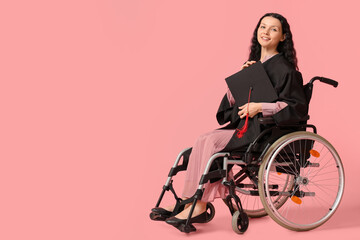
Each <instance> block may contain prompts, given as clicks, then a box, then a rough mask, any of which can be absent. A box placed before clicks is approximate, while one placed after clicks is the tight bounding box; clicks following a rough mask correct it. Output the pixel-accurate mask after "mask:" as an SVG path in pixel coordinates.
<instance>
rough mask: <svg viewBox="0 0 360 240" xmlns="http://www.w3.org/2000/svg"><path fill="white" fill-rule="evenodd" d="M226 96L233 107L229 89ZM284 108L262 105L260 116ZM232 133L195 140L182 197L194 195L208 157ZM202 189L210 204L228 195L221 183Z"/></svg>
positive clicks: (279, 104) (222, 131)
mask: <svg viewBox="0 0 360 240" xmlns="http://www.w3.org/2000/svg"><path fill="white" fill-rule="evenodd" d="M267 59H269V58H267ZM267 59H266V60H267ZM226 94H227V98H228V100H229V103H230V106H233V105H234V103H235V100H234V98H233V97H232V95H231V93H230V90H229V89H228V91H227V93H226ZM286 106H287V103H285V102H276V103H262V114H263V116H264V117H266V116H271V115H273V114H275V113H277V112H279V111H280V110H281V109H283V108H284V107H286ZM234 131H235V130H234V129H220V130H213V131H211V132H208V133H205V134H202V135H201V136H200V137H199V138H198V139H197V140H196V142H195V144H194V145H193V149H192V152H191V154H190V158H189V163H188V167H187V171H186V177H185V184H184V190H183V193H182V197H184V198H190V197H192V196H193V195H194V194H195V191H196V189H197V188H198V186H199V181H200V178H201V176H202V174H203V173H204V170H205V167H206V165H207V163H208V161H209V159H210V157H211V156H212V155H213V154H215V153H217V152H219V151H221V150H222V149H224V148H225V146H226V145H227V143H228V142H229V141H230V139H231V137H232V136H233V134H234ZM230 174H231V173H230ZM204 188H205V191H204V194H203V196H202V199H201V200H202V201H204V202H212V201H214V199H215V198H222V199H224V198H225V197H226V196H227V195H228V188H227V187H225V186H224V185H222V184H221V181H217V182H214V183H209V182H208V183H206V184H204Z"/></svg>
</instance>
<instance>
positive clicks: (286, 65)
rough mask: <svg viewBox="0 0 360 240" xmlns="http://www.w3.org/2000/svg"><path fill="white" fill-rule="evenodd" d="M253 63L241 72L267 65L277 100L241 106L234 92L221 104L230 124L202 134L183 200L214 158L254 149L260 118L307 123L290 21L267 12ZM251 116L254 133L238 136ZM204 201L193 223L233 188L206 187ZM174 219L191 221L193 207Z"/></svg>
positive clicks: (222, 119) (202, 219)
mask: <svg viewBox="0 0 360 240" xmlns="http://www.w3.org/2000/svg"><path fill="white" fill-rule="evenodd" d="M251 43H252V45H251V48H250V55H249V59H248V61H247V62H246V63H245V64H244V65H243V66H242V68H241V70H242V69H244V68H247V67H249V66H250V65H252V64H254V63H256V62H257V61H261V62H262V63H263V67H264V69H265V71H266V73H267V75H268V76H269V78H270V80H271V83H272V85H273V87H274V89H275V91H276V92H277V95H278V99H277V101H276V102H272V103H265V102H250V103H249V104H245V105H243V106H240V107H237V106H236V105H235V101H234V99H233V97H232V95H231V93H230V91H229V90H228V91H227V93H226V94H225V96H224V98H223V99H222V101H221V104H220V107H219V110H218V112H217V115H216V117H217V120H218V122H219V124H221V125H223V124H225V123H228V122H230V123H229V124H228V125H227V126H225V127H223V128H221V129H217V130H213V131H211V132H208V133H205V134H203V135H201V136H200V137H199V138H198V139H197V141H196V142H195V144H194V146H193V149H192V152H191V155H190V158H189V164H188V167H187V174H186V178H185V185H184V186H185V187H184V190H183V194H182V197H183V199H186V198H190V197H192V196H193V195H194V193H195V191H196V189H197V187H198V184H199V181H200V178H201V176H202V174H203V172H204V169H205V167H206V164H207V162H208V160H209V158H210V157H211V156H212V155H213V154H214V153H216V152H220V151H231V150H235V149H239V148H241V147H243V146H246V145H248V144H249V143H250V142H252V141H253V140H254V138H255V137H256V136H257V135H258V134H259V133H260V124H259V123H258V121H257V118H258V116H259V115H262V116H263V117H266V116H272V117H273V118H274V120H275V121H276V122H277V123H278V124H291V123H297V122H300V121H304V120H306V117H307V112H308V103H307V101H306V98H305V95H304V92H303V83H302V77H301V74H300V73H299V72H298V71H297V70H298V66H297V58H296V52H295V49H294V44H293V40H292V34H291V31H290V26H289V24H288V22H287V20H286V19H285V18H284V17H283V16H281V15H280V14H276V13H267V14H265V15H264V16H263V17H261V18H260V20H259V22H258V24H257V26H256V28H255V30H254V35H253V38H252V41H251ZM247 114H249V123H248V130H247V132H245V134H244V135H243V137H241V138H238V136H237V133H236V131H235V129H236V128H240V127H241V126H243V125H244V121H245V117H246V115H247ZM204 187H205V190H204V194H203V196H202V199H201V201H197V204H196V206H195V209H194V212H193V214H192V218H191V222H192V223H196V222H205V221H206V213H205V211H206V204H207V202H212V201H213V200H214V199H215V198H219V197H220V198H225V197H226V195H227V187H225V186H224V185H222V184H221V181H217V182H215V183H206V184H205V185H204ZM190 205H191V204H188V205H187V206H186V207H185V209H184V210H183V211H182V212H180V213H179V214H177V215H176V216H174V217H170V218H168V219H167V220H166V222H167V223H168V224H171V225H174V226H176V225H178V224H179V223H182V222H183V223H185V220H186V218H187V217H188V215H189V211H190V207H189V206H190ZM173 208H174V206H169V207H166V208H156V209H153V211H155V212H162V213H165V214H166V213H168V214H169V215H170V214H171V211H172V210H173Z"/></svg>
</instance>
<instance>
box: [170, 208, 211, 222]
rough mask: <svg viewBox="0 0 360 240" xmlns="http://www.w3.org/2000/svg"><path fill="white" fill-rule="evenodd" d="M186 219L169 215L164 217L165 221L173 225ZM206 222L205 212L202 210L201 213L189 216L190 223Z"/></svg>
mask: <svg viewBox="0 0 360 240" xmlns="http://www.w3.org/2000/svg"><path fill="white" fill-rule="evenodd" d="M186 220H187V219H178V218H176V217H170V218H168V219H166V221H165V222H166V223H167V224H170V225H173V226H177V225H180V224H185V223H186ZM206 222H208V219H207V212H206V211H205V212H203V213H202V214H200V215H198V216H196V217H192V218H190V223H206Z"/></svg>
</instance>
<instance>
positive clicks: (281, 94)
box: [216, 53, 308, 151]
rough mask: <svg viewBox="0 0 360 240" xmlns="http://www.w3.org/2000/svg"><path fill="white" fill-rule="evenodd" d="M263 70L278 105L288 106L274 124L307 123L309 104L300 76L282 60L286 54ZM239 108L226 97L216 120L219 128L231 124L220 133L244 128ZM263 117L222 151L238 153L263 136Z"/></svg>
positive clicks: (276, 116) (265, 63)
mask: <svg viewBox="0 0 360 240" xmlns="http://www.w3.org/2000/svg"><path fill="white" fill-rule="evenodd" d="M263 66H264V69H265V71H266V73H267V74H268V76H269V78H270V80H271V83H272V85H273V87H274V88H275V91H276V93H277V95H278V99H277V101H283V102H286V103H287V104H288V105H287V106H286V107H285V108H283V109H282V110H281V111H279V112H278V113H276V114H274V115H273V116H272V117H273V118H274V120H275V122H276V123H277V124H278V125H293V124H297V123H299V122H304V121H306V119H307V116H308V102H307V100H306V97H305V94H304V91H303V80H302V76H301V73H300V72H298V71H296V69H295V68H294V67H292V66H291V64H290V63H289V62H288V61H287V60H286V59H285V57H284V56H283V53H279V54H277V55H275V56H273V57H272V58H270V59H269V60H267V61H265V62H264V63H263ZM238 107H239V106H237V105H236V104H235V105H234V106H232V107H230V103H229V101H228V99H227V96H226V94H225V96H224V97H223V99H222V101H221V103H220V106H219V109H218V112H217V114H216V118H217V121H218V123H219V124H220V125H224V124H226V123H228V122H229V124H228V125H226V126H225V127H222V128H220V129H236V128H238V129H240V128H241V127H242V126H243V125H244V123H245V118H243V119H240V117H239V115H238V112H239V109H238ZM261 116H262V115H261V114H257V115H256V116H254V117H253V118H249V122H248V130H247V131H246V132H245V134H244V135H243V137H242V138H238V137H237V136H236V131H235V132H234V134H233V136H232V138H231V139H230V141H229V143H228V144H227V145H226V146H225V148H224V149H223V150H222V151H233V150H237V149H240V148H241V147H244V146H247V145H249V144H250V143H251V142H253V141H254V140H255V138H256V137H257V136H258V135H259V134H260V132H261V126H260V124H259V121H258V118H259V117H261Z"/></svg>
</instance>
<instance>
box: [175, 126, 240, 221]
mask: <svg viewBox="0 0 360 240" xmlns="http://www.w3.org/2000/svg"><path fill="white" fill-rule="evenodd" d="M233 133H234V130H213V131H211V132H208V133H205V134H203V135H201V136H200V137H199V138H198V139H197V141H196V142H195V144H194V146H193V150H192V152H191V154H190V158H189V163H188V167H187V171H186V177H185V185H184V191H183V194H182V196H183V197H184V198H185V197H186V198H190V197H192V196H193V195H194V194H195V191H196V189H197V188H198V186H199V181H200V178H201V176H202V174H203V173H204V170H205V167H206V165H207V163H208V160H209V159H210V157H211V156H212V155H213V154H214V153H216V152H219V151H220V150H222V149H223V148H224V147H225V146H226V144H227V143H228V142H229V141H230V139H231V137H232V135H233ZM204 187H205V191H204V194H203V197H202V199H201V201H198V202H197V204H196V206H195V210H194V212H193V214H192V216H193V217H195V216H197V215H200V214H201V213H203V212H205V211H206V204H207V202H212V201H214V199H215V198H217V197H222V198H224V196H225V195H226V193H227V189H226V187H225V186H223V185H222V184H221V182H220V181H218V182H215V183H206V184H204ZM190 209H191V208H187V209H184V211H182V212H181V213H179V214H178V215H176V216H175V217H176V218H179V219H185V218H187V216H188V215H189V211H190Z"/></svg>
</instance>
